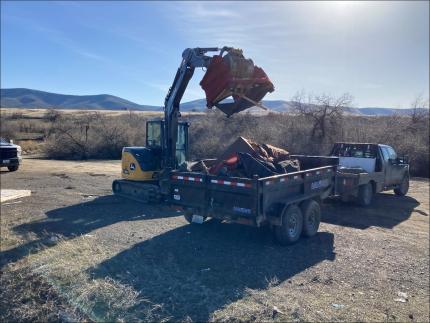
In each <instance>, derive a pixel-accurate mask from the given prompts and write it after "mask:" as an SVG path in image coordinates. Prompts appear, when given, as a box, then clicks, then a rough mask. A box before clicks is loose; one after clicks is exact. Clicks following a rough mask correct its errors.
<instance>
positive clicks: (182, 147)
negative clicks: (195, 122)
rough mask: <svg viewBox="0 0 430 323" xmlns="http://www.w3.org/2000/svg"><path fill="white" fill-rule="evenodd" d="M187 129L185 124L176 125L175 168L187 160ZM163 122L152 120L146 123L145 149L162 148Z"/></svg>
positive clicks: (187, 125)
mask: <svg viewBox="0 0 430 323" xmlns="http://www.w3.org/2000/svg"><path fill="white" fill-rule="evenodd" d="M188 127H189V124H188V123H187V122H179V123H178V138H177V140H176V166H179V165H181V164H182V163H183V162H184V161H186V160H187V159H188ZM163 133H164V121H163V120H152V121H148V122H147V123H146V147H148V148H152V149H159V150H160V151H161V150H162V149H164V148H163Z"/></svg>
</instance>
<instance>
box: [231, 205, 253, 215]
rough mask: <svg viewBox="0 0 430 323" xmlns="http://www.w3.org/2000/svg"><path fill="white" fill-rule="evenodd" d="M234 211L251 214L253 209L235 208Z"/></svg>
mask: <svg viewBox="0 0 430 323" xmlns="http://www.w3.org/2000/svg"><path fill="white" fill-rule="evenodd" d="M233 211H235V212H239V213H244V214H251V209H246V208H244V207H238V206H233Z"/></svg>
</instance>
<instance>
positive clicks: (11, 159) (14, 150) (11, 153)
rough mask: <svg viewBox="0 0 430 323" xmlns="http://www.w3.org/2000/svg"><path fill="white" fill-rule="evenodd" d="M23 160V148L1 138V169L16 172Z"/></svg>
mask: <svg viewBox="0 0 430 323" xmlns="http://www.w3.org/2000/svg"><path fill="white" fill-rule="evenodd" d="M21 160H22V158H21V147H20V146H18V145H14V144H13V143H12V142H9V141H7V140H6V139H4V138H0V167H7V168H8V169H9V171H11V172H14V171H17V170H18V168H19V165H20V164H21Z"/></svg>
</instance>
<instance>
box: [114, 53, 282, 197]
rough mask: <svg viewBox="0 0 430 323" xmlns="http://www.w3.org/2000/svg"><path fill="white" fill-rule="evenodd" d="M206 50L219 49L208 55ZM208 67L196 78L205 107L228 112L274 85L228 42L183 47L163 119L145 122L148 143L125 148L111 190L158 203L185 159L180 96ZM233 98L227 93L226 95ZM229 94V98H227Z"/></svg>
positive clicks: (253, 100)
mask: <svg viewBox="0 0 430 323" xmlns="http://www.w3.org/2000/svg"><path fill="white" fill-rule="evenodd" d="M208 52H219V53H218V54H216V55H213V56H207V55H206V54H207V53H208ZM198 67H202V68H206V73H205V75H204V77H203V79H202V80H201V82H200V85H201V87H202V88H203V90H204V91H205V93H206V101H207V107H208V108H212V107H216V108H218V109H219V110H221V111H222V112H224V113H225V114H226V115H227V116H231V115H232V114H234V113H237V112H240V111H243V110H245V109H248V108H250V107H252V106H258V107H260V108H263V109H265V108H264V106H263V105H262V104H261V103H260V101H261V100H262V98H263V97H264V96H265V95H266V94H267V93H268V92H272V91H273V90H274V87H273V84H272V83H271V81H270V79H269V78H268V77H267V75H266V73H265V72H264V71H263V69H261V68H259V67H258V66H255V65H254V63H253V61H252V60H250V59H246V58H245V57H244V56H243V52H242V50H240V49H235V48H231V47H223V48H217V47H211V48H187V49H185V50H184V52H183V53H182V61H181V65H180V66H179V68H178V70H177V72H176V76H175V78H174V80H173V84H172V86H171V87H170V89H169V91H168V93H167V96H166V98H165V101H164V118H163V119H158V120H149V121H147V122H146V146H145V147H124V148H123V150H122V162H121V164H122V179H118V180H115V181H114V182H113V183H112V190H113V193H114V194H115V195H119V196H122V197H126V198H131V199H134V200H138V201H141V202H145V203H148V202H160V201H162V200H163V198H164V196H165V194H167V192H168V188H169V174H170V172H171V171H172V170H175V169H177V168H178V166H179V165H180V164H182V163H183V162H184V161H186V160H188V128H189V124H188V123H187V122H184V121H180V120H179V118H180V116H181V115H180V101H181V99H182V96H183V95H184V92H185V90H186V88H187V85H188V82H189V81H190V79H191V78H192V76H193V73H194V70H195V68H198ZM230 97H231V98H230ZM229 98H230V99H229Z"/></svg>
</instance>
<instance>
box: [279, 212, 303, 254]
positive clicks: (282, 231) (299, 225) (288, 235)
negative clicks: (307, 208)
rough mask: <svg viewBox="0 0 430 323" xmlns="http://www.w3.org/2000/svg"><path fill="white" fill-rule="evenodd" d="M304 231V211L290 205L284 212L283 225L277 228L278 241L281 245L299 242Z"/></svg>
mask: <svg viewBox="0 0 430 323" xmlns="http://www.w3.org/2000/svg"><path fill="white" fill-rule="evenodd" d="M302 229H303V215H302V211H301V210H300V208H299V207H298V206H297V205H294V204H293V205H290V206H287V207H285V208H284V210H283V212H282V224H281V225H280V226H276V227H275V237H276V240H277V241H278V242H279V243H280V244H281V245H289V244H293V243H295V242H297V240H299V238H300V235H301V233H302Z"/></svg>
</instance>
